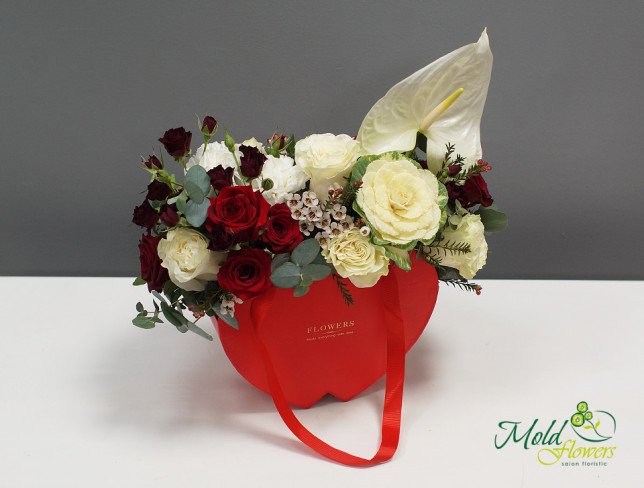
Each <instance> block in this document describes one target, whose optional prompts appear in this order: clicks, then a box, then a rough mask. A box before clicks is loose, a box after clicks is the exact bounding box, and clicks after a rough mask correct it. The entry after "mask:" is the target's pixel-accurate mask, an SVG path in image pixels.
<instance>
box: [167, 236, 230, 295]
mask: <svg viewBox="0 0 644 488" xmlns="http://www.w3.org/2000/svg"><path fill="white" fill-rule="evenodd" d="M157 252H158V254H159V258H161V266H163V267H164V268H166V269H167V270H168V274H169V275H170V280H171V281H172V282H173V283H174V284H175V285H177V286H178V287H179V288H181V289H183V290H188V291H202V290H203V289H204V288H205V287H206V282H207V281H212V280H214V279H215V278H217V273H218V272H219V266H220V265H221V264H222V263H223V261H224V259H225V257H226V253H222V252H214V251H211V250H209V249H208V241H207V240H206V238H205V237H204V236H203V235H202V234H200V233H199V232H197V231H196V230H192V229H185V228H183V227H179V228H177V229H174V230H171V231H170V232H168V234H167V235H166V237H165V238H164V239H161V241H160V242H159V245H158V247H157Z"/></svg>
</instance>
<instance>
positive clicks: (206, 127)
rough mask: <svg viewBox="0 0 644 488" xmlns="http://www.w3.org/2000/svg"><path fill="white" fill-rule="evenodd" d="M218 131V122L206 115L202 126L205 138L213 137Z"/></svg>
mask: <svg viewBox="0 0 644 488" xmlns="http://www.w3.org/2000/svg"><path fill="white" fill-rule="evenodd" d="M216 130H217V121H216V120H215V118H214V117H211V116H210V115H206V116H205V117H204V118H203V122H202V124H201V133H202V134H203V135H205V136H211V135H213V134H214V133H215V131H216Z"/></svg>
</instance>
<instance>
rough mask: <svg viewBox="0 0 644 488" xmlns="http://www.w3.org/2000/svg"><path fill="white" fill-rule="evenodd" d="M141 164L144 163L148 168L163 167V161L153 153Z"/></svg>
mask: <svg viewBox="0 0 644 488" xmlns="http://www.w3.org/2000/svg"><path fill="white" fill-rule="evenodd" d="M143 164H145V165H146V166H147V167H148V168H149V169H163V163H162V162H161V160H160V159H159V158H157V157H156V156H154V155H152V156H148V159H146V160H145V161H144V162H143Z"/></svg>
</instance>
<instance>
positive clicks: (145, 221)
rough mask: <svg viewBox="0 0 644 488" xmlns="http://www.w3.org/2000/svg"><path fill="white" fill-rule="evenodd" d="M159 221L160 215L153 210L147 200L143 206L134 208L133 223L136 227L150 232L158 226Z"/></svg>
mask: <svg viewBox="0 0 644 488" xmlns="http://www.w3.org/2000/svg"><path fill="white" fill-rule="evenodd" d="M158 220H159V214H158V213H157V211H156V210H154V209H153V208H152V206H151V205H150V202H148V200H147V198H146V199H145V200H143V203H141V205H139V206H138V207H135V208H134V214H133V215H132V222H133V223H135V224H136V225H138V226H141V227H143V228H145V229H148V230H150V229H152V227H154V226H155V225H156V223H157V221H158Z"/></svg>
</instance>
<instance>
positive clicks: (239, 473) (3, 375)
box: [0, 278, 644, 488]
mask: <svg viewBox="0 0 644 488" xmlns="http://www.w3.org/2000/svg"><path fill="white" fill-rule="evenodd" d="M131 281H132V280H131V279H124V278H0V296H1V297H2V304H3V306H2V311H1V312H0V314H1V315H0V317H2V321H1V324H2V340H1V341H0V485H1V486H6V487H11V488H17V487H66V488H69V487H92V488H98V487H104V486H105V487H107V486H109V487H130V486H132V487H155V488H160V487H184V486H186V487H191V488H197V487H218V486H219V487H228V486H253V487H257V486H278V485H279V486H305V487H315V486H335V487H344V486H351V487H377V486H396V487H402V486H419V487H427V486H432V487H444V486H467V487H469V486H513V487H514V486H516V487H521V486H525V487H541V486H551V487H555V486H566V487H568V486H580V487H581V486H583V487H584V488H588V487H591V486H606V487H628V486H643V483H644V481H642V479H643V478H644V473H643V472H642V459H643V455H644V394H643V391H644V388H643V386H644V380H643V379H642V375H643V373H644V360H643V357H644V356H643V350H644V318H643V317H644V307H643V305H642V304H643V302H644V282H597V281H595V282H576V281H487V282H482V284H483V285H484V291H483V294H482V295H481V296H480V297H477V296H475V295H473V294H469V293H465V292H460V291H458V290H454V289H452V288H449V287H444V286H441V291H440V293H439V301H438V304H437V308H436V311H435V313H434V316H433V317H432V319H431V321H430V324H429V327H428V328H427V329H426V331H425V333H424V334H423V336H422V338H421V340H420V341H419V342H418V343H417V345H416V346H415V347H414V349H412V351H411V352H410V353H409V355H408V362H407V383H406V386H405V399H404V409H403V428H402V439H401V443H400V447H399V450H398V452H397V454H396V456H395V457H394V459H393V460H392V461H390V462H389V463H387V464H384V465H380V466H377V467H373V468H367V469H356V468H348V467H344V466H340V465H337V464H334V463H331V462H328V461H326V460H323V459H322V458H320V457H318V456H317V455H315V454H314V453H312V452H311V451H309V450H308V448H306V447H305V446H303V445H302V444H300V443H299V441H297V440H296V439H295V438H294V437H293V436H292V435H291V433H290V432H289V431H288V429H287V428H286V426H284V425H283V424H282V421H281V419H280V418H279V416H278V415H277V413H276V412H275V409H274V407H273V404H272V402H271V400H270V398H269V397H268V396H267V395H265V394H263V393H261V392H259V391H257V390H255V389H254V388H253V387H251V386H250V385H248V384H247V383H246V382H245V381H244V380H243V379H242V378H241V377H239V376H238V375H237V373H236V371H235V370H234V369H233V367H232V366H231V365H230V364H229V362H228V360H227V358H226V357H225V355H224V353H223V351H222V348H221V345H220V344H219V343H218V342H217V340H215V342H214V343H209V342H207V341H205V340H203V339H201V338H199V337H197V336H195V335H193V334H185V335H182V334H179V333H178V332H176V330H174V328H173V327H171V326H159V327H157V328H156V329H153V330H141V329H138V328H136V327H134V326H132V325H131V324H130V320H131V318H132V316H133V313H134V304H135V303H136V301H138V300H145V299H147V297H148V295H147V292H146V290H145V288H144V287H138V288H134V287H132V286H130V283H131ZM148 303H149V302H148ZM382 396H383V383H382V380H381V381H380V382H378V383H377V384H376V385H375V386H374V387H372V388H370V389H369V390H367V392H366V393H365V394H363V395H361V396H359V397H358V398H356V399H354V400H353V401H351V402H348V403H341V402H335V401H325V402H323V404H321V405H318V406H316V407H314V408H312V409H310V410H306V411H298V412H297V414H298V416H299V417H300V419H301V420H302V421H303V422H304V423H305V425H307V426H309V428H310V429H311V430H312V431H313V432H315V433H316V434H318V435H319V436H320V437H322V438H323V439H325V440H327V441H328V442H330V443H332V444H334V445H336V446H338V447H340V448H344V449H346V450H349V451H350V452H353V453H356V454H359V455H362V456H369V457H370V456H371V455H372V454H373V452H374V450H375V448H376V446H377V443H378V439H379V432H378V429H379V422H380V408H381V403H382ZM582 399H583V400H586V401H588V403H589V404H590V406H591V409H592V408H597V409H600V408H601V409H604V410H608V411H610V412H611V413H612V414H613V415H614V416H615V417H616V419H617V429H616V432H615V435H614V437H613V439H611V443H612V444H613V445H615V446H617V450H616V451H615V456H614V457H613V459H611V460H609V463H608V466H605V467H585V468H582V467H563V466H559V465H554V466H549V467H546V466H542V465H540V464H539V463H538V462H537V459H536V449H534V448H531V449H528V450H525V449H523V447H522V446H519V445H512V446H506V447H504V448H503V449H500V450H498V449H496V448H495V447H494V442H493V439H494V435H495V434H496V433H498V432H499V428H498V426H497V424H498V422H499V421H501V420H520V421H523V422H527V423H528V424H529V423H531V422H532V421H533V420H534V419H535V418H540V419H544V420H548V421H550V420H551V419H562V418H565V417H566V416H570V415H571V414H572V413H573V412H574V407H575V405H576V404H577V402H578V401H580V400H582ZM571 432H572V431H571Z"/></svg>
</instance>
